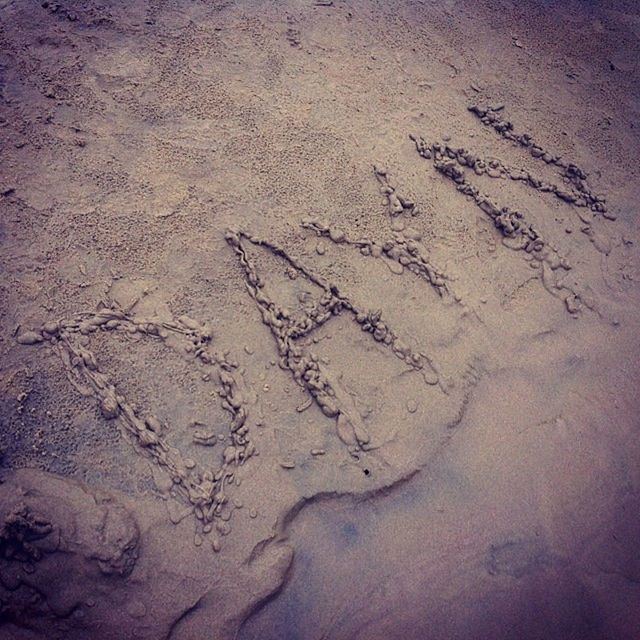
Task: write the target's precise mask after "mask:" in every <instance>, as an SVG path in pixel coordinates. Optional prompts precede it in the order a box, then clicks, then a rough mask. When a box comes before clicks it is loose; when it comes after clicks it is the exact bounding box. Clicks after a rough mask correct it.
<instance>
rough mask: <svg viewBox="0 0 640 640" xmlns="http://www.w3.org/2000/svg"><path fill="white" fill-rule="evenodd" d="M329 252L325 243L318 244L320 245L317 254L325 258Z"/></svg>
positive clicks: (317, 246)
mask: <svg viewBox="0 0 640 640" xmlns="http://www.w3.org/2000/svg"><path fill="white" fill-rule="evenodd" d="M326 251H327V247H326V246H325V244H324V242H318V244H317V245H316V253H317V254H318V255H319V256H323V255H324V254H325V253H326Z"/></svg>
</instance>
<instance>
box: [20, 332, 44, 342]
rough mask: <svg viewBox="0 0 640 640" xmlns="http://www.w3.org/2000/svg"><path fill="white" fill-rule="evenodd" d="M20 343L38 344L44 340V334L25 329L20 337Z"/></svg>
mask: <svg viewBox="0 0 640 640" xmlns="http://www.w3.org/2000/svg"><path fill="white" fill-rule="evenodd" d="M17 340H18V344H38V343H39V342H42V340H43V338H42V335H41V334H40V333H38V332H36V331H25V332H24V333H21V334H20V335H19V336H18V338H17Z"/></svg>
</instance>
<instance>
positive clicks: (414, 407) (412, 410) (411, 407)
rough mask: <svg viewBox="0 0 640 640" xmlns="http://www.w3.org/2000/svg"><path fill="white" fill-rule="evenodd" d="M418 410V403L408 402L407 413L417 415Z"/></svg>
mask: <svg viewBox="0 0 640 640" xmlns="http://www.w3.org/2000/svg"><path fill="white" fill-rule="evenodd" d="M417 410H418V403H417V402H416V401H415V400H409V401H408V402H407V411H408V412H409V413H415V412H416V411H417Z"/></svg>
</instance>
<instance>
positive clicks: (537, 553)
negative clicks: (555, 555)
mask: <svg viewBox="0 0 640 640" xmlns="http://www.w3.org/2000/svg"><path fill="white" fill-rule="evenodd" d="M550 565H551V557H550V555H549V553H548V552H547V550H546V548H545V546H544V545H543V544H542V543H541V542H540V541H538V540H519V541H510V542H505V543H504V544H499V545H494V544H492V545H491V546H490V547H489V551H488V553H487V560H486V566H487V571H488V572H489V573H490V574H491V575H494V576H495V575H507V576H511V577H513V578H522V577H523V576H526V575H530V574H532V573H535V572H537V571H540V570H542V569H545V568H546V567H549V566H550Z"/></svg>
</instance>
